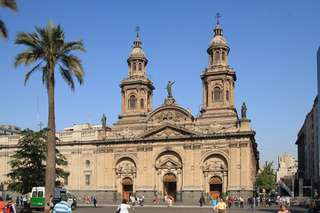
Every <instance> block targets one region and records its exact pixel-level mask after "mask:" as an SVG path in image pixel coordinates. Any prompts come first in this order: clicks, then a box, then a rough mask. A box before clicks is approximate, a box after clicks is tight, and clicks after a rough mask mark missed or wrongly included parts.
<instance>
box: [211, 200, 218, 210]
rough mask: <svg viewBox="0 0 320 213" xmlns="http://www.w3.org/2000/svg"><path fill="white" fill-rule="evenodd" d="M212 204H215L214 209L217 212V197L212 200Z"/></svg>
mask: <svg viewBox="0 0 320 213" xmlns="http://www.w3.org/2000/svg"><path fill="white" fill-rule="evenodd" d="M212 206H213V211H214V212H215V211H216V207H217V200H216V198H213V200H212Z"/></svg>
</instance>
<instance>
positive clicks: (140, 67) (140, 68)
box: [139, 63, 142, 71]
mask: <svg viewBox="0 0 320 213" xmlns="http://www.w3.org/2000/svg"><path fill="white" fill-rule="evenodd" d="M141 70H142V64H141V63H139V71H141Z"/></svg>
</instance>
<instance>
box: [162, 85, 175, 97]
mask: <svg viewBox="0 0 320 213" xmlns="http://www.w3.org/2000/svg"><path fill="white" fill-rule="evenodd" d="M174 82H176V81H173V82H172V83H171V82H170V81H169V82H168V84H167V87H166V88H165V89H167V91H168V98H172V93H171V86H172V84H174Z"/></svg>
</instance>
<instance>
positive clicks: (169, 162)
mask: <svg viewBox="0 0 320 213" xmlns="http://www.w3.org/2000/svg"><path fill="white" fill-rule="evenodd" d="M155 167H156V169H180V168H182V164H181V163H180V162H177V161H175V160H173V159H171V158H167V159H165V160H164V161H162V162H159V163H158V164H157V165H155Z"/></svg>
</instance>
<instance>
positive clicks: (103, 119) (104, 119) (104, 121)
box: [101, 114, 107, 129]
mask: <svg viewBox="0 0 320 213" xmlns="http://www.w3.org/2000/svg"><path fill="white" fill-rule="evenodd" d="M101 123H102V129H105V128H106V124H107V117H106V116H105V114H103V116H102V118H101Z"/></svg>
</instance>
